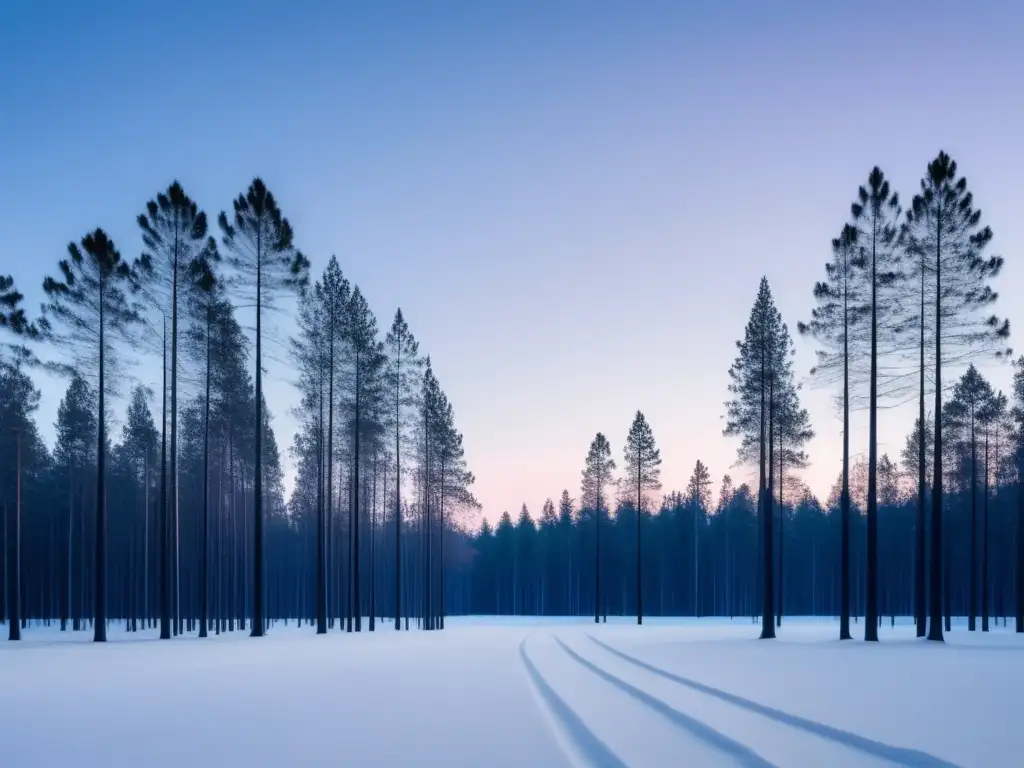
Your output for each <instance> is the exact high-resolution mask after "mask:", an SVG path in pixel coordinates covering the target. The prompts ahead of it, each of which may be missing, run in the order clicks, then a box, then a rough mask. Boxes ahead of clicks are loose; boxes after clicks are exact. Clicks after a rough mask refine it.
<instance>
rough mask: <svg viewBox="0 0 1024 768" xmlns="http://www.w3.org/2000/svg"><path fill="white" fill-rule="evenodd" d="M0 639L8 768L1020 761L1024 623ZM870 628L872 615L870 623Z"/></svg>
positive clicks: (552, 624) (653, 624) (458, 622)
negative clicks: (762, 631)
mask: <svg viewBox="0 0 1024 768" xmlns="http://www.w3.org/2000/svg"><path fill="white" fill-rule="evenodd" d="M447 624H448V628H447V629H446V630H444V631H443V632H420V631H411V632H408V633H406V632H404V631H403V632H395V631H394V629H393V626H392V625H391V624H390V623H389V622H384V623H378V629H377V631H376V632H374V633H372V634H371V633H368V632H365V631H364V632H362V633H359V634H355V633H353V634H346V633H344V632H339V631H338V630H337V629H335V630H334V631H333V632H331V633H329V634H328V635H327V636H317V635H315V634H314V631H313V629H312V628H311V627H309V626H306V625H303V626H302V627H301V628H297V627H296V626H295V625H294V623H293V624H291V625H290V626H288V627H285V626H284V625H283V624H277V625H275V626H273V627H272V628H271V630H270V632H269V633H268V635H267V637H265V638H261V639H251V638H249V637H248V633H247V632H235V633H228V634H222V635H220V636H219V637H217V636H211V637H210V638H208V639H207V640H198V639H196V638H193V637H188V636H185V637H181V638H178V639H175V640H171V641H163V642H161V641H158V640H156V639H155V638H156V634H157V633H156V631H155V630H147V631H145V632H139V633H136V634H128V633H125V632H124V631H123V628H121V627H118V626H112V627H111V630H110V633H109V634H110V637H111V640H112V642H109V643H107V644H106V645H96V644H92V643H90V642H88V640H89V638H91V632H79V633H70V632H66V633H61V632H59V631H57V630H56V628H54V627H50V628H46V627H36V626H30V627H29V628H28V629H27V630H26V631H25V633H24V637H25V640H24V641H23V642H22V643H20V644H15V643H2V644H0V685H2V688H3V690H4V695H3V696H2V697H0V743H3V744H4V759H3V760H2V761H0V764H2V765H12V766H23V765H24V766H40V767H41V768H45V767H46V766H66V765H73V764H82V763H83V761H84V763H85V764H88V765H103V766H105V767H107V768H109V767H113V766H122V765H123V766H132V768H135V767H136V766H137V765H139V764H140V761H141V762H142V764H145V765H147V766H175V767H176V768H177V766H180V765H181V764H182V763H183V762H186V763H187V764H189V765H190V766H211V767H212V766H216V767H218V768H220V767H221V766H234V765H246V766H247V767H248V768H252V767H253V766H263V765H266V766H280V765H282V764H285V765H296V766H321V765H323V766H328V765H339V764H346V765H356V766H363V765H366V766H378V765H379V766H406V765H410V766H418V765H424V766H435V765H436V766H442V765H443V766H481V765H486V766H495V767H497V766H531V767H533V766H537V767H538V768H542V767H544V766H567V765H581V766H582V765H600V766H622V765H625V766H665V765H677V764H684V765H693V766H701V767H703V766H708V767H709V768H716V767H717V766H733V765H735V766H751V767H760V766H801V767H802V766H853V767H855V768H856V767H859V766H885V765H890V766H891V765H897V766H908V767H910V768H933V767H934V768H940V767H946V766H1002V765H1007V766H1011V765H1017V764H1019V763H1018V762H1017V761H1018V759H1019V756H1020V754H1021V752H1022V749H1024V732H1022V731H1021V729H1020V728H1019V725H1018V721H1019V716H1018V715H1017V709H1016V706H1015V703H1016V701H1017V699H1018V698H1019V693H1020V691H1021V690H1022V688H1024V636H1018V635H1014V634H1013V632H1012V631H1011V629H1004V628H1002V627H1001V626H998V627H995V628H994V629H993V631H992V632H990V633H986V634H984V635H983V634H982V633H980V632H977V633H968V632H967V631H966V629H965V628H963V627H962V626H959V625H955V626H954V630H953V632H951V633H949V634H948V635H947V640H948V642H947V643H946V644H945V645H941V646H940V645H937V644H931V643H927V642H926V641H919V640H917V639H916V638H915V637H914V630H913V627H912V626H910V625H908V624H907V623H906V622H902V623H900V624H898V625H897V626H896V627H895V628H890V627H889V626H888V624H885V625H884V626H883V628H882V629H881V630H880V636H881V639H882V642H881V643H879V644H871V645H868V644H865V643H863V642H860V641H856V640H855V641H853V642H845V643H840V642H839V641H838V640H835V637H836V636H837V635H838V631H837V624H836V623H835V622H833V621H829V620H813V619H807V620H801V619H793V620H787V621H786V622H785V623H784V625H783V627H782V628H781V629H780V630H779V639H778V640H776V641H774V642H773V641H758V640H756V637H757V635H758V632H759V626H758V625H754V624H751V623H750V620H749V619H738V620H735V621H731V622H730V621H727V620H716V619H707V620H685V619H684V620H659V619H653V620H645V624H644V626H642V627H637V626H635V624H631V623H630V621H629V620H628V619H610V622H609V623H608V624H600V625H596V624H594V623H593V621H592V620H587V619H585V618H583V619H579V618H564V619H544V618H531V617H515V618H507V619H506V618H493V617H487V618H485V617H470V618H454V619H449V620H448V621H447ZM862 631H863V628H862V626H859V625H854V627H853V632H854V635H855V636H857V635H858V634H862Z"/></svg>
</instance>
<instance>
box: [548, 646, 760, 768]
mask: <svg viewBox="0 0 1024 768" xmlns="http://www.w3.org/2000/svg"><path fill="white" fill-rule="evenodd" d="M555 642H557V643H558V644H559V645H560V646H561V647H562V650H564V651H565V652H566V653H567V654H568V655H569V657H570V658H571V659H573V661H575V662H577V663H578V664H580V665H581V666H583V667H584V668H585V669H587V670H589V671H590V672H593V673H594V674H595V675H597V676H598V677H600V678H601V679H602V680H604V681H605V682H607V683H610V684H611V685H613V686H615V687H616V688H618V689H619V690H620V691H622V692H623V693H626V694H627V695H629V696H630V697H631V698H633V699H634V700H636V701H638V702H640V703H641V704H643V706H644V707H646V708H647V710H649V711H651V712H655V713H657V714H659V715H661V716H662V717H664V718H665V719H666V720H668V721H669V722H671V723H672V724H673V725H675V726H676V727H677V728H679V729H681V730H683V731H685V732H687V733H689V734H692V735H693V736H696V737H697V738H698V739H700V740H701V741H703V742H705V743H706V744H708V745H709V746H711V747H714V748H715V749H717V750H719V751H720V752H722V753H724V754H726V755H728V756H729V757H731V758H732V759H733V760H734V761H735V763H736V764H737V765H740V766H744V768H775V766H774V764H773V763H770V762H768V761H767V760H765V759H764V758H763V757H761V756H760V755H759V754H757V753H756V752H754V750H752V749H751V748H750V747H748V746H746V745H745V744H741V743H740V742H738V741H735V740H734V739H731V738H729V737H728V736H726V735H725V734H724V733H721V732H720V731H716V730H715V729H714V728H711V727H710V726H708V725H706V724H705V723H702V722H700V721H699V720H695V719H694V718H692V717H690V716H689V715H687V714H685V713H683V712H680V711H679V710H678V709H674V708H672V707H670V706H669V705H668V704H666V703H665V702H664V701H662V700H661V699H659V698H656V697H654V696H651V695H650V694H649V693H646V692H645V691H642V690H640V689H639V688H637V687H636V686H634V685H631V684H630V683H627V682H626V681H625V680H623V679H622V678H619V677H616V676H615V675H613V674H611V673H609V672H607V671H605V670H603V669H601V667H599V666H597V665H596V664H594V663H593V662H592V661H589V660H587V659H585V658H583V657H582V656H580V655H579V654H578V653H576V651H574V650H573V649H572V648H570V647H569V646H568V645H566V644H565V643H564V642H563V641H562V640H561V639H560V638H558V637H557V636H556V637H555Z"/></svg>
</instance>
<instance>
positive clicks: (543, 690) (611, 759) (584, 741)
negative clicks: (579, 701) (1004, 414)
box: [519, 638, 626, 768]
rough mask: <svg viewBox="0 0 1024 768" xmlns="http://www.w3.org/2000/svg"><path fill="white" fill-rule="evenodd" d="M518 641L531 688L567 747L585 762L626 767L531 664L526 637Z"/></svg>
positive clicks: (617, 767) (610, 767) (610, 766)
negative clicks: (548, 713) (532, 687)
mask: <svg viewBox="0 0 1024 768" xmlns="http://www.w3.org/2000/svg"><path fill="white" fill-rule="evenodd" d="M528 639H529V638H525V639H524V640H523V642H522V643H520V644H519V658H520V659H521V660H522V662H523V666H524V667H526V672H527V674H528V675H529V677H530V681H531V682H532V683H533V686H534V689H535V690H536V691H537V694H538V695H539V696H540V698H541V700H542V701H543V702H544V704H546V705H547V707H548V709H549V710H550V711H551V715H552V718H553V720H554V723H553V725H554V727H555V730H556V731H557V732H558V734H559V735H560V736H561V737H562V738H564V739H565V741H566V742H567V745H568V746H569V747H570V750H571V751H573V752H576V753H578V757H579V758H580V759H581V760H583V761H584V762H585V763H586V764H589V765H593V766H600V767H601V768H603V767H604V766H608V768H619V766H622V768H626V763H624V762H622V760H620V759H619V758H618V756H616V754H615V753H614V752H612V751H611V750H610V749H609V748H608V746H607V745H606V744H605V743H604V742H603V741H601V740H600V739H599V738H598V737H597V736H595V735H594V732H593V731H591V730H590V729H589V728H588V727H587V726H586V724H585V723H584V722H583V718H581V717H580V716H579V715H578V714H576V712H575V711H574V710H573V709H572V707H570V706H569V705H568V704H567V703H566V701H565V699H563V698H562V697H561V696H559V695H558V694H557V693H556V692H555V689H554V688H552V687H551V686H550V685H549V684H548V682H547V680H545V679H544V677H543V675H541V673H540V672H539V671H538V670H537V667H536V666H534V663H533V662H532V661H531V660H530V657H529V656H528V655H527V653H526V640H528Z"/></svg>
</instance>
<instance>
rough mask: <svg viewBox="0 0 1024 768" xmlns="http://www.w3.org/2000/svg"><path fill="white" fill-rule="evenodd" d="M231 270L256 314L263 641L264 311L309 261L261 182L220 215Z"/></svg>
mask: <svg viewBox="0 0 1024 768" xmlns="http://www.w3.org/2000/svg"><path fill="white" fill-rule="evenodd" d="M218 223H219V224H220V228H221V230H222V231H223V233H224V246H225V248H226V249H227V259H226V261H227V264H228V266H229V267H230V268H231V269H233V270H234V275H233V284H234V285H235V286H236V287H238V288H241V290H242V293H243V295H244V296H245V299H244V301H245V305H246V306H251V307H254V308H255V310H256V333H255V336H256V342H255V346H256V396H255V398H254V399H255V403H256V414H255V418H254V419H253V425H254V426H253V429H254V431H255V435H256V446H255V457H256V458H255V463H256V466H255V469H254V483H255V487H254V492H253V507H254V509H253V542H254V546H253V592H252V595H253V603H252V604H253V608H252V611H253V615H252V633H251V634H252V636H253V637H262V636H263V634H264V630H265V620H264V612H263V607H264V606H263V574H264V558H263V437H262V435H263V430H262V429H260V425H262V424H263V310H264V309H270V308H271V307H272V306H273V303H274V301H275V299H276V298H277V297H278V296H279V295H280V294H281V293H282V292H283V291H285V290H296V289H297V290H304V288H305V285H306V282H307V281H308V273H309V261H308V260H307V259H306V257H305V256H303V255H302V253H300V252H299V251H297V250H296V249H295V246H294V245H293V243H292V227H291V224H289V223H288V219H286V218H284V216H282V214H281V209H280V208H278V206H277V201H276V200H275V199H274V196H273V195H272V194H271V193H270V191H269V190H268V189H267V187H266V185H265V184H264V183H263V181H262V180H261V179H259V178H256V179H253V182H252V184H250V185H249V189H248V191H247V192H246V193H245V194H244V195H239V196H238V199H237V200H235V202H234V215H233V217H232V219H231V220H230V221H229V219H228V215H227V213H225V212H223V211H222V212H221V214H220V217H219V218H218Z"/></svg>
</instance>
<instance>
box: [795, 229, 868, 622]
mask: <svg viewBox="0 0 1024 768" xmlns="http://www.w3.org/2000/svg"><path fill="white" fill-rule="evenodd" d="M858 255H859V254H858V232H857V230H856V229H855V228H854V227H853V226H851V225H849V224H847V225H846V226H845V227H843V231H842V234H840V236H839V237H837V238H836V239H834V240H833V241H832V261H830V262H828V263H827V264H825V275H826V278H825V280H824V281H822V282H819V283H817V284H815V286H814V298H815V299H816V300H817V302H818V306H817V307H815V308H814V309H813V310H812V312H811V321H810V322H809V323H800V324H799V325H798V326H797V328H798V330H799V331H800V333H801V334H806V335H809V336H812V337H813V338H815V339H816V340H818V341H820V342H822V343H823V344H824V345H825V346H826V349H824V350H819V351H818V364H817V365H816V366H815V367H814V368H813V369H812V371H811V372H812V373H813V374H816V375H817V376H818V377H819V380H823V381H829V382H831V381H832V380H834V379H835V378H836V377H837V376H836V374H837V372H838V373H839V374H840V375H841V380H842V383H843V393H842V399H841V407H842V412H843V487H842V495H841V498H840V506H841V509H840V516H841V522H840V545H839V546H840V556H839V560H840V565H839V568H840V598H839V639H840V640H848V639H850V360H851V354H853V353H854V352H856V340H855V337H854V332H855V331H856V329H857V327H858V325H860V324H861V322H862V321H863V319H864V303H863V301H864V299H863V292H862V290H861V284H860V283H861V281H860V280H859V279H858V275H857V272H856V270H857V269H858V263H859V262H858ZM851 342H852V343H851ZM851 347H854V348H853V349H851Z"/></svg>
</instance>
